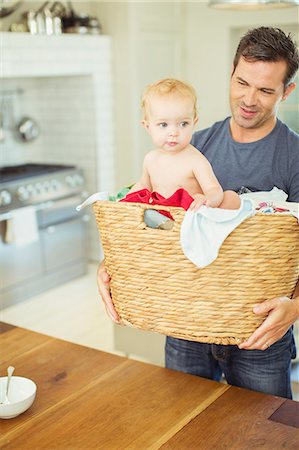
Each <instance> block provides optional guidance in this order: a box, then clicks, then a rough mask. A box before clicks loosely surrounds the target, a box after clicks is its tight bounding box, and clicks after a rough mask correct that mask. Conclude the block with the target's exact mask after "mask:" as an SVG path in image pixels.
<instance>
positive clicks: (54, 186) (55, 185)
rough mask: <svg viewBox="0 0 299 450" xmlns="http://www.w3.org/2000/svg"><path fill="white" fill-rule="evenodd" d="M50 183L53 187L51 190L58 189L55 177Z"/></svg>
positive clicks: (58, 185)
mask: <svg viewBox="0 0 299 450" xmlns="http://www.w3.org/2000/svg"><path fill="white" fill-rule="evenodd" d="M50 184H51V188H52V189H53V191H58V189H59V188H60V183H59V181H58V180H56V179H55V178H54V179H53V180H51V183H50Z"/></svg>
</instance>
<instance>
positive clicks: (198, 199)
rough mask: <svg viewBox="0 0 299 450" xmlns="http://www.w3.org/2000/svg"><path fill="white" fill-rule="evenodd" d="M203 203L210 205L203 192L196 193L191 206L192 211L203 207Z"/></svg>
mask: <svg viewBox="0 0 299 450" xmlns="http://www.w3.org/2000/svg"><path fill="white" fill-rule="evenodd" d="M201 205H206V206H209V205H208V200H207V198H206V197H205V196H204V195H203V194H196V195H194V200H193V202H192V203H191V205H190V206H189V210H190V211H197V210H198V209H199V208H200V207H201Z"/></svg>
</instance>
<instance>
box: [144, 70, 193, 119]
mask: <svg viewBox="0 0 299 450" xmlns="http://www.w3.org/2000/svg"><path fill="white" fill-rule="evenodd" d="M169 98H175V99H176V98H177V99H186V100H189V101H190V103H191V104H192V108H193V119H194V120H196V119H197V110H196V103H197V98H196V92H195V89H194V88H193V87H192V86H190V85H189V84H187V83H185V82H184V81H180V80H177V79H175V78H164V79H163V80H159V81H157V82H156V83H153V84H150V85H148V86H147V87H146V89H145V91H144V93H143V96H142V100H141V108H142V118H143V120H148V118H149V115H150V113H151V104H152V102H153V101H155V100H157V99H163V100H167V99H169Z"/></svg>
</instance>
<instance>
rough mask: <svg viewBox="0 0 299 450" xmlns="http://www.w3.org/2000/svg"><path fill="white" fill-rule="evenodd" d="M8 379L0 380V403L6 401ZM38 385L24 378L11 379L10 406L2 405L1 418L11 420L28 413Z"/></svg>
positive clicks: (0, 409)
mask: <svg viewBox="0 0 299 450" xmlns="http://www.w3.org/2000/svg"><path fill="white" fill-rule="evenodd" d="M6 385H7V377H1V378H0V402H3V401H4V400H5V394H6ZM35 394H36V384H35V383H34V382H33V381H32V380H29V378H24V377H11V380H10V386H9V392H8V401H9V403H8V404H2V403H0V418H1V419H11V418H12V417H16V416H18V415H19V414H21V413H23V412H24V411H26V410H27V409H28V408H29V407H30V406H31V405H32V403H33V401H34V399H35Z"/></svg>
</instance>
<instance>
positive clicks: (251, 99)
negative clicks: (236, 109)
mask: <svg viewBox="0 0 299 450" xmlns="http://www.w3.org/2000/svg"><path fill="white" fill-rule="evenodd" d="M243 101H244V104H245V105H246V106H254V105H256V103H257V91H256V90H255V89H247V91H246V94H245V95H244V98H243Z"/></svg>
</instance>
